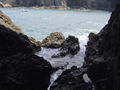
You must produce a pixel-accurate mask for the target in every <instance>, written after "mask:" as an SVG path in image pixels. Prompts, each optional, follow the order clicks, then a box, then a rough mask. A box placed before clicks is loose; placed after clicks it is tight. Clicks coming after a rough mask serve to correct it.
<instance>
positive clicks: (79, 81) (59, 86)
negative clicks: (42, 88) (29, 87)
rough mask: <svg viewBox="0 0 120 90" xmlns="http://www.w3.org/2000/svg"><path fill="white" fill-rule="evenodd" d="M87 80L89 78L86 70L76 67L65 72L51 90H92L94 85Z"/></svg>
mask: <svg viewBox="0 0 120 90" xmlns="http://www.w3.org/2000/svg"><path fill="white" fill-rule="evenodd" d="M85 78H88V76H87V75H86V74H84V69H79V68H77V67H75V66H74V67H72V68H71V69H68V70H66V71H64V72H63V73H62V75H61V76H60V77H58V79H57V80H56V81H55V82H54V83H53V84H52V86H51V88H50V90H92V88H93V85H92V84H91V83H90V82H86V81H87V80H86V81H85V80H84V79H85Z"/></svg>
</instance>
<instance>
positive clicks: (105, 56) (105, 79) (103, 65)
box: [50, 4, 120, 90]
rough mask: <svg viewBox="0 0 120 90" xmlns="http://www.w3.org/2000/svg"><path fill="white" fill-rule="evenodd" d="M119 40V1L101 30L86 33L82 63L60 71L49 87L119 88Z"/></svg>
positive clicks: (65, 89)
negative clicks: (96, 32) (84, 53)
mask: <svg viewBox="0 0 120 90" xmlns="http://www.w3.org/2000/svg"><path fill="white" fill-rule="evenodd" d="M119 40H120V4H119V5H117V7H116V9H115V11H114V12H113V13H112V15H111V18H110V20H109V22H108V24H107V25H106V26H105V27H104V28H103V29H102V30H101V31H100V33H98V34H94V33H91V34H90V35H89V42H88V44H87V48H86V57H85V63H84V65H83V66H82V67H81V68H79V69H77V68H75V67H74V68H72V69H70V70H66V71H65V72H63V73H62V75H61V76H60V77H59V78H58V79H57V80H56V81H55V82H54V83H53V85H52V86H51V89H50V90H80V89H81V90H93V89H94V90H119V88H120V85H119V84H120V65H119V64H120V42H119ZM85 79H87V80H85ZM76 82H77V83H76ZM87 82H88V83H87ZM78 83H79V85H78ZM86 83H87V84H88V85H86Z"/></svg>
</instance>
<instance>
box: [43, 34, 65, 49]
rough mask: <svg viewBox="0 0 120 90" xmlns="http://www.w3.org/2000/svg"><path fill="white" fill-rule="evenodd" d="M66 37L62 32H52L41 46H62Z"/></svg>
mask: <svg viewBox="0 0 120 90" xmlns="http://www.w3.org/2000/svg"><path fill="white" fill-rule="evenodd" d="M64 40H65V37H64V36H63V34H62V33H60V32H54V33H51V34H50V35H49V36H47V37H46V38H45V39H44V40H43V41H42V44H41V46H43V47H47V48H59V47H61V45H62V43H63V42H64Z"/></svg>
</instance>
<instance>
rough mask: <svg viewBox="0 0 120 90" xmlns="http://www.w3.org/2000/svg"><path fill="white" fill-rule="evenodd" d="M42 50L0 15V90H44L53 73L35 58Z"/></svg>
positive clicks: (42, 61) (47, 66)
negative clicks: (37, 52)
mask: <svg viewBox="0 0 120 90" xmlns="http://www.w3.org/2000/svg"><path fill="white" fill-rule="evenodd" d="M40 50H41V47H40V46H36V44H35V43H33V42H31V41H30V40H29V37H28V36H26V35H24V34H23V33H22V32H21V30H20V29H19V28H18V27H17V26H16V25H14V24H13V22H12V21H11V20H10V18H9V17H7V16H5V15H4V14H3V13H2V12H0V89H1V90H47V88H48V86H49V84H50V74H51V73H52V71H53V69H52V66H51V64H50V63H49V62H47V61H46V60H45V59H44V58H42V57H38V56H36V55H34V52H36V51H40Z"/></svg>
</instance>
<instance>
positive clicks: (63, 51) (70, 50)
mask: <svg viewBox="0 0 120 90" xmlns="http://www.w3.org/2000/svg"><path fill="white" fill-rule="evenodd" d="M79 50H80V46H79V40H78V38H76V37H74V36H68V37H67V38H66V40H65V41H64V42H63V44H62V46H61V48H60V50H59V54H57V55H53V56H52V57H53V58H55V57H64V56H66V55H68V54H71V55H76V54H77V53H78V52H79Z"/></svg>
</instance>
